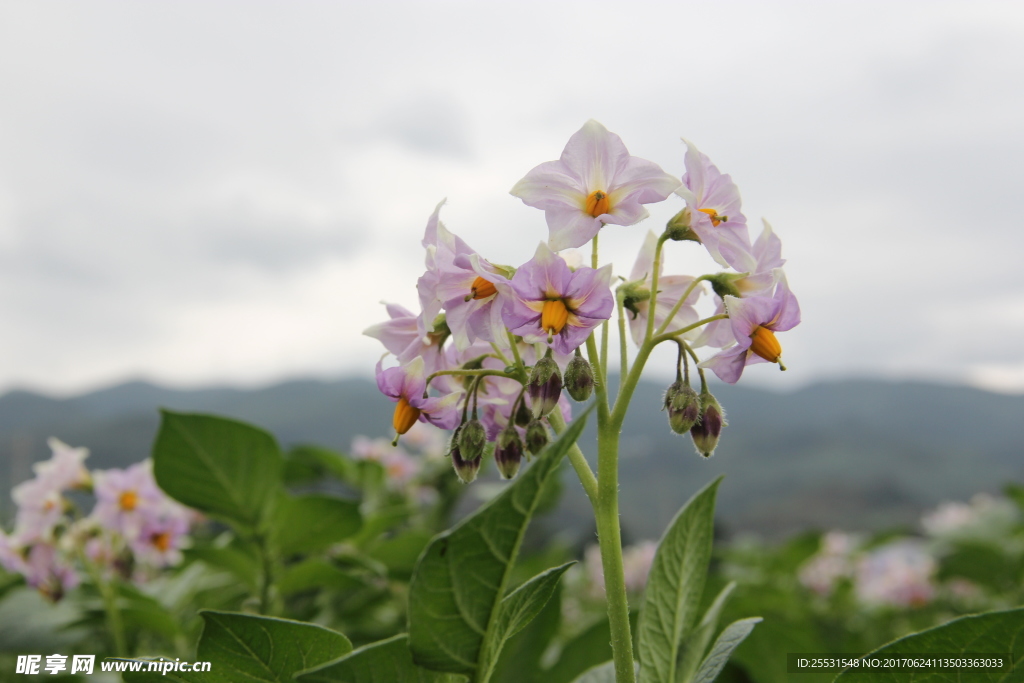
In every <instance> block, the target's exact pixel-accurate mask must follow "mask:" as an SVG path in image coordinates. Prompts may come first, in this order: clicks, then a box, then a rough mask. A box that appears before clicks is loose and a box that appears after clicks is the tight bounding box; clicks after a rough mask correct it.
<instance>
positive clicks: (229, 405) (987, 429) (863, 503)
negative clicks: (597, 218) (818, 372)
mask: <svg viewBox="0 0 1024 683" xmlns="http://www.w3.org/2000/svg"><path fill="white" fill-rule="evenodd" d="M663 390H664V387H661V386H657V385H654V384H651V383H644V384H641V386H640V387H639V388H638V389H637V392H636V396H635V399H634V402H633V406H632V409H631V413H630V417H629V419H628V420H627V423H626V426H625V429H624V430H623V436H622V442H621V443H622V460H621V471H622V475H621V491H622V506H621V509H622V520H623V526H624V529H625V535H626V537H627V538H632V539H638V538H656V537H658V536H659V535H660V533H661V531H662V529H663V528H664V527H665V525H666V524H667V522H668V521H669V520H670V519H671V517H672V515H673V514H674V513H675V511H676V510H677V509H678V508H679V506H680V505H682V503H683V502H685V501H686V499H687V498H688V497H689V496H690V495H691V494H692V493H693V492H694V491H695V490H696V489H697V488H699V487H700V486H702V485H703V484H704V483H706V482H707V481H708V480H710V479H711V478H712V477H715V476H717V475H718V474H720V473H724V474H726V475H727V476H726V479H725V482H724V483H723V486H722V488H721V492H720V499H719V500H720V504H719V505H720V507H719V511H720V513H719V518H720V520H721V523H722V525H723V529H724V530H725V531H726V532H727V533H739V532H747V531H751V532H757V533H761V534H766V535H770V536H778V535H782V534H787V533H791V532H793V531H796V530H800V529H806V528H812V527H813V528H836V527H839V528H847V529H879V528H887V527H894V526H910V525H913V524H914V523H915V522H916V520H917V518H918V516H919V515H920V513H921V512H922V511H923V510H925V509H927V508H929V507H932V506H934V505H936V504H938V503H939V502H941V501H943V500H949V499H959V500H966V499H968V498H969V497H970V496H971V495H973V494H974V493H976V492H978V491H992V492H995V491H998V490H999V489H1000V488H1001V487H1002V486H1003V485H1004V484H1005V483H1007V482H1010V481H1014V482H1022V481H1024V396H1006V395H1001V394H992V393H987V392H984V391H979V390H977V389H970V388H966V387H957V386H943V385H935V384H924V383H911V382H902V383H887V382H881V381H853V380H846V381H835V382H828V383H822V384H817V385H813V386H810V387H807V388H804V389H801V390H799V391H795V392H793V393H787V394H777V393H772V392H768V391H764V390H758V389H753V388H749V387H743V386H724V385H717V386H716V387H714V392H715V394H716V396H718V398H719V400H720V401H721V403H722V405H723V406H724V407H725V410H726V413H727V416H728V418H729V426H728V427H726V429H725V431H724V433H723V438H722V443H721V445H720V447H719V449H718V452H717V453H716V454H715V456H714V457H713V458H712V459H710V460H708V461H704V460H703V459H701V458H700V457H699V456H697V455H696V454H695V452H694V450H693V447H692V445H691V443H690V441H689V438H688V437H680V436H676V435H675V434H673V433H672V432H670V431H669V429H668V425H667V423H666V418H665V415H664V413H662V412H661V410H660V407H661V393H662V391H663ZM158 407H165V408H169V409H171V410H179V411H189V412H204V413H213V414H219V415H225V416H230V417H234V418H237V419H241V420H245V421H248V422H252V423H254V424H257V425H260V426H262V427H264V428H266V429H268V430H270V431H271V432H273V433H274V434H275V435H276V436H277V438H278V439H279V440H280V441H281V442H282V444H283V445H286V446H287V445H294V444H298V443H315V444H320V445H323V446H328V447H331V448H334V449H338V450H342V451H344V450H346V449H347V447H348V445H349V444H350V442H351V440H352V437H353V436H355V435H356V434H367V435H370V436H381V435H385V434H387V432H388V430H389V429H390V423H391V404H390V403H389V402H388V401H387V400H386V399H385V398H383V397H382V396H381V395H380V394H379V393H378V392H377V389H376V387H375V386H374V384H373V382H371V381H369V380H364V379H348V380H340V381H331V382H327V381H313V380H308V381H292V382H286V383H283V384H279V385H276V386H272V387H269V388H266V389H259V390H241V389H223V388H213V389H203V390H194V391H182V390H173V389H166V388H162V387H158V386H154V385H152V384H147V383H143V382H133V383H129V384H123V385H120V386H116V387H113V388H110V389H105V390H102V391H96V392H93V393H89V394H85V395H82V396H77V397H74V398H69V399H54V398H48V397H46V396H41V395H39V394H35V393H31V392H26V391H13V392H10V393H8V394H6V395H4V396H0V491H4V492H6V491H7V490H9V489H10V487H11V485H12V484H13V483H16V482H18V481H21V480H24V479H26V478H27V477H28V476H29V475H30V465H31V463H32V462H33V461H35V460H38V459H42V458H45V457H48V455H49V452H48V449H47V447H46V439H47V437H49V436H51V435H52V436H57V437H58V438H60V439H61V440H63V441H65V442H67V443H69V444H71V445H75V446H87V447H88V448H89V449H90V450H91V452H92V455H91V456H90V459H89V464H90V465H91V466H92V467H93V468H96V467H117V466H124V465H127V464H129V463H132V462H135V461H138V460H141V459H143V458H145V457H146V456H147V455H148V453H149V450H150V447H151V445H152V441H153V437H154V435H155V434H156V429H157V426H158V423H159V416H158V414H157V408H158ZM593 438H594V437H593V429H590V430H589V433H588V434H587V435H585V436H584V439H583V443H582V445H583V448H584V451H585V452H588V453H593V451H594V447H593ZM573 476H574V475H573V474H572V472H571V470H567V471H566V477H567V479H566V487H565V489H566V494H565V497H564V499H563V502H562V504H561V507H560V508H559V509H558V510H556V511H555V512H554V513H552V514H551V516H549V518H548V521H547V524H548V526H549V527H550V528H551V529H558V530H562V531H564V530H567V529H568V530H569V531H570V533H571V534H574V535H575V538H573V539H572V540H573V541H574V542H577V541H579V540H580V539H581V538H585V537H587V536H588V535H589V534H591V533H592V528H591V526H590V525H591V524H592V523H591V522H589V521H588V519H589V516H588V514H587V504H586V500H585V499H584V497H583V494H582V490H581V489H580V487H579V485H578V484H576V483H574V481H572V479H571V478H572V477H573ZM10 512H11V501H10V498H9V495H7V494H6V493H3V494H2V502H0V516H3V517H5V518H9V516H10Z"/></svg>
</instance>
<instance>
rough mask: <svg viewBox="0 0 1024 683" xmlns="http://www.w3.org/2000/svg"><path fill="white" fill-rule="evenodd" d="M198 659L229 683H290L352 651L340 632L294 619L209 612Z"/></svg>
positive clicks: (204, 614)
mask: <svg viewBox="0 0 1024 683" xmlns="http://www.w3.org/2000/svg"><path fill="white" fill-rule="evenodd" d="M202 617H203V620H204V621H205V622H206V628H205V629H204V630H203V635H202V637H201V638H200V639H199V645H198V647H197V648H196V659H198V660H200V661H208V662H211V663H212V667H211V670H212V671H216V672H217V676H218V677H222V678H223V679H224V680H228V681H241V680H246V681H261V682H266V683H285V682H290V681H291V680H292V676H293V675H294V674H295V673H296V672H298V671H301V670H303V669H310V668H312V667H315V666H318V665H320V664H323V663H324V662H328V661H331V660H332V659H336V658H338V657H340V656H341V655H344V654H346V653H348V652H351V651H352V644H351V643H350V642H349V640H348V638H346V637H345V636H343V635H341V634H340V633H338V632H337V631H332V630H330V629H327V628H324V627H323V626H317V625H315V624H306V623H302V622H299V621H291V620H289V619H276V618H273V617H258V616H254V615H251V614H238V613H231V612H213V611H206V612H203V613H202Z"/></svg>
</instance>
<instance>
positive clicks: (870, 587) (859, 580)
mask: <svg viewBox="0 0 1024 683" xmlns="http://www.w3.org/2000/svg"><path fill="white" fill-rule="evenodd" d="M937 569H938V563H937V562H936V560H935V558H934V557H933V556H932V555H931V553H929V552H928V549H927V548H926V546H925V545H924V543H922V542H921V541H920V540H919V539H913V538H902V539H897V540H894V541H891V542H889V543H886V544H884V545H881V546H878V547H875V548H870V549H865V548H863V539H859V538H857V537H855V536H852V535H850V534H844V533H842V532H838V531H831V532H829V533H827V534H825V536H823V537H822V543H821V549H820V550H819V552H818V553H817V554H816V555H814V556H813V557H812V558H811V559H810V560H808V561H807V562H806V563H804V565H803V566H802V567H801V568H800V573H799V579H800V582H801V583H802V584H803V585H804V586H806V587H807V588H809V589H811V590H812V591H814V592H815V593H817V594H818V595H821V596H828V595H830V594H831V593H832V592H833V591H834V590H835V588H836V586H837V585H838V584H839V582H840V581H844V580H845V581H849V582H851V583H852V585H853V591H854V595H855V596H856V597H857V600H858V602H860V603H861V604H862V605H864V606H866V607H869V608H879V607H885V606H889V607H920V606H922V605H925V604H927V603H929V602H931V601H932V599H933V598H934V597H935V591H936V584H935V575H936V572H937Z"/></svg>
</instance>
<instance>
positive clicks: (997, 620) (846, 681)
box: [835, 609, 1024, 683]
mask: <svg viewBox="0 0 1024 683" xmlns="http://www.w3.org/2000/svg"><path fill="white" fill-rule="evenodd" d="M982 654H992V655H1002V656H1003V657H1009V658H1011V659H1012V662H1013V666H1012V669H1013V671H1010V669H1009V668H1004V669H1001V670H996V669H972V670H969V671H967V670H964V669H960V670H948V669H947V670H945V671H915V672H913V673H912V674H909V675H912V676H913V680H914V681H915V683H946V682H947V681H953V680H970V681H971V682H972V683H997V682H998V683H1003V682H1006V683H1009V682H1010V681H1021V680H1024V669H1022V668H1021V665H1022V664H1024V609H1014V610H1006V611H1002V612H988V613H986V614H978V615H975V616H968V617H961V618H960V619H954V620H953V621H951V622H949V623H947V624H943V625H942V626H937V627H935V628H931V629H928V630H927V631H922V632H921V633H915V634H913V635H909V636H906V637H904V638H900V639H899V640H896V641H894V642H892V643H889V644H888V645H885V646H883V647H880V648H878V649H877V650H874V651H873V652H871V653H870V654H868V655H867V656H868V657H883V658H884V657H898V656H900V655H923V656H928V655H952V656H954V657H955V656H957V655H982ZM967 676H969V679H968V678H967ZM835 680H836V683H859V682H860V681H865V682H870V683H888V682H892V683H896V682H898V681H905V680H908V672H907V671H906V670H905V669H887V670H881V669H871V670H868V669H861V668H851V669H847V670H846V671H844V672H843V673H841V674H839V676H837V677H836V679H835Z"/></svg>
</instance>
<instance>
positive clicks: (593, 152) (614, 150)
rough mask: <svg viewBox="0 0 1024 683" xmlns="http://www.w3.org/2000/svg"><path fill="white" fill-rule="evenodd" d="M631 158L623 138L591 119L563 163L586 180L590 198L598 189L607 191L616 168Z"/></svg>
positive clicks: (571, 142) (567, 150) (576, 135)
mask: <svg viewBox="0 0 1024 683" xmlns="http://www.w3.org/2000/svg"><path fill="white" fill-rule="evenodd" d="M628 159H629V152H628V151H627V150H626V145H625V144H623V142H622V138H620V137H619V136H618V135H616V134H615V133H612V132H609V131H608V129H607V128H605V127H604V126H602V125H601V124H600V123H598V122H597V121H595V120H594V119H590V120H589V121H587V122H586V123H584V124H583V127H582V128H580V129H579V130H578V131H576V132H575V133H573V136H572V137H571V138H569V142H568V143H566V145H565V149H564V150H562V156H561V158H560V159H559V161H561V163H562V164H564V165H565V167H566V168H567V169H568V170H569V171H570V172H571V173H572V175H573V176H574V177H576V178H579V179H580V180H581V181H582V183H581V184H582V186H583V196H584V198H586V197H587V195H589V194H590V193H591V192H594V191H595V190H603V191H605V192H607V191H608V189H609V185H610V184H611V182H612V180H613V179H614V173H615V171H616V169H617V168H618V167H619V166H620V164H623V163H624V162H626V161H627V160H628Z"/></svg>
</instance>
